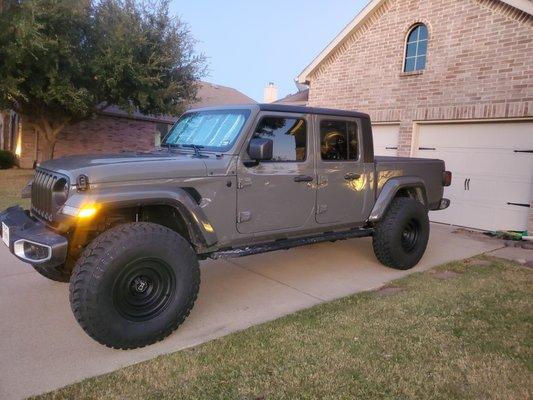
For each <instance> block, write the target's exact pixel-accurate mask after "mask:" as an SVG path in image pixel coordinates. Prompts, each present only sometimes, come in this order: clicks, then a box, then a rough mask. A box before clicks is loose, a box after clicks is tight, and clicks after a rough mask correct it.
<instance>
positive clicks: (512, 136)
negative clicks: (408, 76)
mask: <svg viewBox="0 0 533 400" xmlns="http://www.w3.org/2000/svg"><path fill="white" fill-rule="evenodd" d="M422 129H423V131H424V134H423V135H420V137H419V140H418V144H419V146H420V147H440V148H442V147H449V148H458V149H464V148H468V149H482V150H485V149H488V148H495V149H510V150H515V149H522V150H528V149H530V150H531V149H533V148H532V146H533V133H532V132H533V130H532V129H533V123H531V122H479V123H466V124H460V123H458V124H428V125H421V131H422Z"/></svg>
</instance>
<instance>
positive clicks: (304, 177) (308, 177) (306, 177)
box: [294, 175, 315, 182]
mask: <svg viewBox="0 0 533 400" xmlns="http://www.w3.org/2000/svg"><path fill="white" fill-rule="evenodd" d="M314 179H315V178H313V177H312V176H311V175H298V176H295V177H294V182H312V181H313V180H314Z"/></svg>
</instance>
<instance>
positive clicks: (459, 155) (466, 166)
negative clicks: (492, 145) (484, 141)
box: [418, 132, 533, 182]
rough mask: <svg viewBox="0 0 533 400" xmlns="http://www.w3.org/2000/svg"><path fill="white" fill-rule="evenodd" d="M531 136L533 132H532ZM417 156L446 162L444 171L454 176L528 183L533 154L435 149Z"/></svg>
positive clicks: (507, 151) (532, 166) (508, 151)
mask: <svg viewBox="0 0 533 400" xmlns="http://www.w3.org/2000/svg"><path fill="white" fill-rule="evenodd" d="M532 135H533V132H532ZM418 155H419V156H421V157H428V158H439V159H442V160H445V161H446V169H447V170H449V171H452V172H453V173H454V174H457V173H465V174H469V175H472V174H474V175H488V174H490V175H491V176H496V177H497V176H499V177H501V178H506V179H514V180H519V181H523V182H528V181H529V179H530V176H531V174H530V171H531V170H532V169H533V154H528V153H515V152H513V151H511V150H499V151H498V150H481V149H476V150H475V151H471V150H467V149H448V148H444V149H443V148H436V150H434V151H428V150H425V151H419V154H418ZM509 166H512V168H509Z"/></svg>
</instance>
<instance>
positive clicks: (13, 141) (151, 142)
mask: <svg viewBox="0 0 533 400" xmlns="http://www.w3.org/2000/svg"><path fill="white" fill-rule="evenodd" d="M196 97H197V98H198V101H197V102H195V103H193V104H191V105H190V106H189V108H199V107H208V106H213V105H220V104H249V103H255V101H254V100H252V99H251V98H249V97H248V96H245V95H244V94H242V93H240V92H239V91H237V90H235V89H233V88H229V87H226V86H220V85H215V84H212V83H208V82H200V86H199V88H198V93H197V96H196ZM176 119H177V117H175V116H152V115H143V114H141V113H138V112H135V113H133V114H128V113H127V112H125V111H123V110H121V109H119V108H118V107H115V106H109V107H107V108H105V109H104V110H103V111H101V112H99V113H98V114H97V115H96V116H95V117H94V118H91V119H88V120H86V121H82V122H79V123H76V124H74V125H71V126H68V127H67V128H65V129H64V131H63V132H62V133H61V134H60V137H59V140H58V141H57V143H56V147H55V151H54V156H55V157H56V158H57V157H62V156H66V155H74V154H95V153H113V152H120V151H146V150H151V149H153V148H154V147H155V145H157V144H159V142H160V139H161V137H162V136H163V135H164V134H166V133H167V132H168V129H169V128H170V127H171V126H172V124H173V123H174V122H175V121H176ZM0 132H1V135H0V149H4V150H10V151H12V152H14V153H15V154H16V155H17V157H18V163H19V165H20V167H22V168H32V167H33V166H34V164H35V163H36V162H39V161H42V159H41V154H42V151H41V146H40V140H39V139H40V138H39V137H38V135H37V134H36V133H35V131H34V130H33V129H32V128H31V127H30V126H29V125H28V124H27V123H25V121H24V118H21V117H20V116H18V115H17V114H15V113H13V112H9V111H8V112H4V113H0Z"/></svg>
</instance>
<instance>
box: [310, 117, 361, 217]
mask: <svg viewBox="0 0 533 400" xmlns="http://www.w3.org/2000/svg"><path fill="white" fill-rule="evenodd" d="M317 128H318V135H317V141H318V145H319V150H318V151H317V162H316V165H317V175H318V190H317V211H316V221H317V222H318V223H320V224H330V223H354V222H361V221H363V220H364V215H363V214H364V210H365V202H366V199H367V196H368V193H369V192H370V190H368V176H369V175H368V174H366V173H365V172H366V171H365V168H366V167H365V164H364V163H363V162H362V146H361V143H362V130H361V124H360V121H359V120H358V119H355V118H353V119H352V118H340V117H331V116H319V117H318V118H317Z"/></svg>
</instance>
